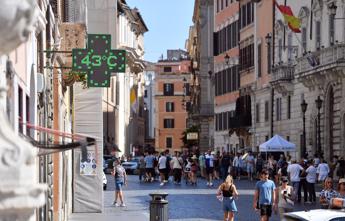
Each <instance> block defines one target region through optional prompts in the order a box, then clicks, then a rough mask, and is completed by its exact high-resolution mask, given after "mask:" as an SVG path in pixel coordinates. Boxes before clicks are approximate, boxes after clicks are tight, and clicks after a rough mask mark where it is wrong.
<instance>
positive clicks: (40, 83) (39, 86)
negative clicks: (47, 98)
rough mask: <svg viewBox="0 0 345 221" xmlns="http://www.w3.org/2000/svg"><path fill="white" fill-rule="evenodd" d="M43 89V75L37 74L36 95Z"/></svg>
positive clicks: (44, 86)
mask: <svg viewBox="0 0 345 221" xmlns="http://www.w3.org/2000/svg"><path fill="white" fill-rule="evenodd" d="M45 88H46V85H45V81H44V75H43V74H42V73H37V93H42V92H43V91H44V89H45Z"/></svg>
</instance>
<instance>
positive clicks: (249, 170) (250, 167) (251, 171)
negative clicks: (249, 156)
mask: <svg viewBox="0 0 345 221" xmlns="http://www.w3.org/2000/svg"><path fill="white" fill-rule="evenodd" d="M247 173H254V166H253V165H247Z"/></svg>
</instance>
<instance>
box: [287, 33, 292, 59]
mask: <svg viewBox="0 0 345 221" xmlns="http://www.w3.org/2000/svg"><path fill="white" fill-rule="evenodd" d="M287 44H288V45H287V47H288V48H287V49H288V61H289V62H290V61H291V59H292V33H291V32H290V33H289V34H288V40H287Z"/></svg>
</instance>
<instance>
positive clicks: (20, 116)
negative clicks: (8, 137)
mask: <svg viewBox="0 0 345 221" xmlns="http://www.w3.org/2000/svg"><path fill="white" fill-rule="evenodd" d="M18 119H19V120H18V121H19V123H18V130H19V133H21V134H22V133H23V124H22V122H23V120H24V119H23V90H22V88H21V87H19V86H18Z"/></svg>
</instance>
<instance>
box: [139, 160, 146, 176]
mask: <svg viewBox="0 0 345 221" xmlns="http://www.w3.org/2000/svg"><path fill="white" fill-rule="evenodd" d="M144 176H145V157H144V155H143V154H141V155H140V157H139V181H140V182H141V181H142V178H143V177H144ZM144 179H145V178H144Z"/></svg>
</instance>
